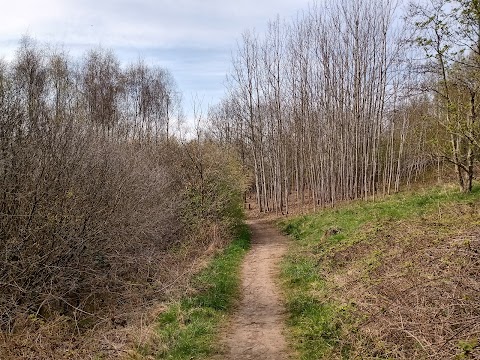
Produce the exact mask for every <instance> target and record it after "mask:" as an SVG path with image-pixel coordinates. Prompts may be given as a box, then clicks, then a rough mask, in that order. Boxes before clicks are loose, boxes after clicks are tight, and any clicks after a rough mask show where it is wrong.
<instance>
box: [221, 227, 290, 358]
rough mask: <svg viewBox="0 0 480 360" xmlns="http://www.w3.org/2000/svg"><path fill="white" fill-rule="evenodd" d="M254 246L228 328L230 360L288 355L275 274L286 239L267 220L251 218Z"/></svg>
mask: <svg viewBox="0 0 480 360" xmlns="http://www.w3.org/2000/svg"><path fill="white" fill-rule="evenodd" d="M248 225H249V227H250V229H251V231H252V248H251V250H250V252H249V253H248V254H247V256H246V257H245V260H244V263H243V265H242V270H241V276H242V285H241V292H242V299H241V301H240V303H239V305H238V309H237V311H236V312H235V314H234V316H233V319H232V321H231V323H230V326H229V328H228V329H227V330H226V331H225V338H224V339H223V344H224V345H225V354H224V358H226V359H230V360H243V359H259V360H260V359H264V360H270V359H271V360H282V359H287V358H289V351H288V348H287V344H286V341H285V336H284V332H285V327H284V320H285V319H284V317H285V308H284V306H283V302H282V298H281V293H280V290H279V287H278V285H277V284H276V280H275V279H276V278H277V275H278V272H279V261H280V259H281V257H282V256H283V255H284V253H285V252H286V249H287V241H286V238H285V237H284V236H282V235H281V234H280V233H279V232H278V231H277V230H276V229H275V228H273V226H272V225H271V224H270V223H269V222H267V221H265V220H252V221H249V222H248Z"/></svg>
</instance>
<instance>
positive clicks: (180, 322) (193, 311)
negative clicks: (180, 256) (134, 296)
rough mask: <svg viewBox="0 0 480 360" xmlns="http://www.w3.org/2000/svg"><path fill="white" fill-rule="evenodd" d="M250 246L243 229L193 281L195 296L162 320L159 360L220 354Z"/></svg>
mask: <svg viewBox="0 0 480 360" xmlns="http://www.w3.org/2000/svg"><path fill="white" fill-rule="evenodd" d="M249 244H250V234H249V231H248V228H247V227H246V226H243V227H242V228H241V229H240V231H239V234H238V236H237V238H236V239H235V240H234V241H233V242H232V243H231V244H230V245H229V246H228V247H227V248H226V249H225V250H224V251H223V252H222V253H221V254H219V255H218V256H216V257H215V258H214V259H213V260H212V262H211V263H210V264H209V266H208V267H207V268H206V269H205V270H203V271H202V272H201V273H200V274H198V275H197V276H196V277H195V278H194V279H193V281H192V286H193V287H194V289H195V292H194V293H195V294H194V295H192V296H189V297H185V298H183V299H181V300H180V301H178V302H176V303H174V304H172V305H170V306H169V308H168V309H167V310H166V311H164V312H163V313H162V314H161V315H160V316H159V318H158V326H157V335H158V338H159V343H160V344H159V346H158V348H159V349H160V351H159V353H158V354H157V358H158V359H175V360H177V359H178V360H180V359H202V358H206V357H207V356H209V355H212V354H214V353H215V352H216V351H217V350H218V349H217V348H216V344H215V340H216V339H217V336H218V333H217V329H218V325H219V324H220V323H221V321H222V319H224V317H225V315H226V314H228V312H229V310H230V309H231V307H232V305H233V303H234V301H235V299H236V297H237V295H238V289H239V284H240V278H239V265H240V263H241V261H242V259H243V256H244V254H245V252H246V251H247V249H248V248H249ZM138 350H139V352H140V353H142V349H138ZM145 350H147V349H145ZM146 352H148V351H146Z"/></svg>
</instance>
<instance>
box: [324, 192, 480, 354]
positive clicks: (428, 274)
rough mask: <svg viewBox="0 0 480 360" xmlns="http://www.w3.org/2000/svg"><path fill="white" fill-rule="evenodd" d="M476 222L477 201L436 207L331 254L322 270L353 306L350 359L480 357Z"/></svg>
mask: <svg viewBox="0 0 480 360" xmlns="http://www.w3.org/2000/svg"><path fill="white" fill-rule="evenodd" d="M479 223H480V202H479V201H475V202H474V203H470V204H462V205H455V206H451V205H443V206H441V207H439V208H438V211H435V212H433V213H430V214H428V215H425V216H422V217H420V218H416V219H409V220H404V221H395V222H392V223H385V224H384V226H383V227H382V228H381V229H377V230H375V231H368V234H369V236H368V240H367V241H363V242H359V243H357V244H355V245H353V246H350V247H348V248H347V249H344V250H341V251H338V252H336V253H335V254H334V256H333V258H334V261H331V262H330V264H331V266H332V267H331V268H330V270H329V272H328V273H326V274H325V275H326V278H327V279H330V280H331V281H332V283H334V284H335V286H336V288H335V290H334V292H333V293H332V296H333V298H334V299H335V300H336V301H338V302H339V303H349V304H352V305H353V308H354V309H355V310H354V313H355V314H356V319H357V320H356V325H355V326H354V327H355V328H357V330H358V331H356V332H349V333H346V334H344V336H345V338H344V342H345V343H349V344H350V346H351V350H350V355H351V357H352V358H369V357H375V356H380V357H381V358H384V357H385V356H386V357H389V358H395V359H451V358H455V359H479V358H480V346H479V339H480V231H479V230H478V224H479ZM367 353H368V354H369V355H368V356H366V354H367Z"/></svg>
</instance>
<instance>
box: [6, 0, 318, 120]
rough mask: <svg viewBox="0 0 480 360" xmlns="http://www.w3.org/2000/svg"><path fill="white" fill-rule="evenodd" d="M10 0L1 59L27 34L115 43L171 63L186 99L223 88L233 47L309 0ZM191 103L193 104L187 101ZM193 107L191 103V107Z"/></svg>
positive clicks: (70, 43) (69, 42)
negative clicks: (253, 30)
mask: <svg viewBox="0 0 480 360" xmlns="http://www.w3.org/2000/svg"><path fill="white" fill-rule="evenodd" d="M5 3H6V4H2V21H1V22H0V49H1V52H0V58H2V57H6V58H10V57H11V56H12V54H13V52H14V49H15V48H16V46H17V43H18V40H19V39H20V37H21V36H22V35H25V34H28V35H30V36H32V37H34V38H36V39H37V40H39V41H41V42H49V43H61V44H65V47H66V48H67V49H70V50H71V51H72V53H73V55H75V54H77V53H78V52H79V51H83V50H85V49H87V48H91V47H93V46H98V45H102V46H104V47H107V48H112V49H113V50H115V51H116V53H117V54H118V56H120V58H121V60H122V61H132V60H133V61H134V60H135V59H137V58H138V57H139V56H141V57H143V58H144V59H145V60H146V61H147V62H148V63H154V64H160V65H162V66H166V67H167V68H169V70H170V71H171V72H172V73H173V75H174V77H175V78H176V79H177V82H178V85H179V87H180V90H181V91H183V92H184V98H186V99H189V98H191V97H192V94H195V93H198V94H204V95H205V99H208V101H209V102H210V101H215V100H216V99H218V97H219V96H220V94H221V92H222V90H223V79H224V75H223V74H225V72H226V71H227V70H228V68H229V65H230V51H231V49H232V48H234V47H235V45H236V40H237V39H239V38H240V36H241V33H242V32H243V31H244V30H246V29H251V28H256V29H257V30H259V31H260V32H261V31H262V29H263V28H265V26H266V24H267V22H268V20H270V19H273V18H274V17H276V15H277V14H279V15H280V16H281V17H286V18H290V17H291V16H294V15H295V14H296V12H297V10H300V9H305V8H306V7H307V6H308V3H309V0H242V1H239V0H223V1H222V0H157V1H156V0H139V1H133V0H128V1H127V0H77V1H74V0H42V1H34V0H14V1H8V2H6V1H5ZM186 106H188V104H186ZM187 112H188V110H187Z"/></svg>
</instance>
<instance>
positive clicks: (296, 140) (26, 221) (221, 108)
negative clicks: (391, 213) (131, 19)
mask: <svg viewBox="0 0 480 360" xmlns="http://www.w3.org/2000/svg"><path fill="white" fill-rule="evenodd" d="M479 96H480V2H479V1H477V0H459V1H453V0H431V1H428V2H420V3H418V4H413V3H412V4H410V5H409V6H405V4H403V5H401V4H398V3H397V2H395V1H390V0H368V1H367V0H354V1H352V0H338V1H334V0H326V1H324V2H316V3H312V4H311V6H310V7H309V8H308V9H305V10H304V11H302V12H299V13H298V15H297V17H295V18H293V19H288V20H284V19H282V18H280V17H277V18H276V19H274V20H272V21H271V22H270V23H269V24H268V28H267V30H266V32H265V33H257V32H256V31H254V30H247V31H245V32H244V33H243V34H242V35H241V38H240V39H239V41H238V43H237V46H236V49H235V50H234V52H233V54H232V64H231V70H230V72H229V73H228V75H227V81H226V89H225V96H224V98H223V100H222V101H221V102H220V103H219V104H216V105H214V106H211V107H210V108H209V109H208V111H207V113H206V118H205V119H204V118H203V117H202V115H199V114H196V119H195V121H196V123H197V124H198V126H197V128H196V134H195V136H194V137H193V138H192V137H191V138H186V137H184V136H181V134H180V133H179V131H178V121H179V120H180V119H181V118H182V116H181V115H179V114H181V112H182V109H181V108H182V104H181V94H180V90H179V89H178V88H177V86H176V84H175V80H174V78H173V76H172V74H171V73H170V72H169V71H168V69H164V68H159V67H152V66H149V65H148V64H146V63H145V62H143V61H138V62H136V63H133V64H122V63H121V62H120V60H119V59H118V58H117V57H116V55H115V54H114V53H113V52H112V51H109V50H105V49H101V48H98V49H93V50H90V51H88V52H86V53H85V54H84V55H83V56H81V57H79V58H73V57H71V56H70V55H68V52H66V51H65V50H64V49H62V48H61V47H58V46H55V45H44V44H40V43H38V42H37V41H36V40H34V39H32V38H30V37H24V38H23V39H22V40H21V42H20V44H19V45H18V49H17V51H16V54H15V57H14V58H13V59H12V60H10V61H6V60H0V341H1V344H0V355H1V356H0V357H2V358H22V357H23V358H32V359H33V358H42V357H44V358H52V356H53V358H62V357H65V358H69V355H68V352H67V350H66V349H69V351H70V350H71V351H73V350H75V351H76V354H77V355H76V356H78V358H87V355H86V354H91V353H92V352H96V351H99V349H100V348H101V349H102V351H105V353H106V354H107V355H106V356H107V357H108V356H110V355H108V354H114V355H111V356H112V357H115V356H116V355H115V354H118V353H117V352H115V351H114V350H115V349H114V350H112V351H113V352H111V353H109V351H110V350H111V349H110V347H112V346H111V343H113V342H115V341H127V340H119V339H117V338H109V336H110V335H109V334H110V332H106V330H105V329H116V328H119V327H125V326H127V325H128V324H130V322H131V321H134V320H132V318H135V317H137V318H138V317H139V312H142V311H146V310H145V309H148V308H151V307H152V306H153V305H154V304H156V303H157V301H159V300H164V299H167V298H168V297H170V296H174V294H176V293H179V292H180V293H181V292H182V291H186V290H185V289H186V288H187V287H188V286H187V285H186V281H187V279H188V278H189V277H190V276H191V274H193V273H195V272H196V271H198V267H199V266H200V267H201V264H199V262H201V261H198V259H203V258H205V257H207V258H208V256H210V255H211V254H212V253H215V252H216V251H217V250H218V249H221V248H223V247H224V246H225V245H226V244H227V243H228V242H229V241H230V239H231V237H232V236H233V235H232V234H235V232H236V230H237V229H238V225H239V224H240V223H241V222H242V221H243V218H244V208H245V207H246V205H245V204H247V203H248V202H251V203H252V204H253V210H251V211H253V212H255V213H271V214H276V215H287V214H290V213H299V212H306V211H309V210H313V211H315V210H317V209H322V208H326V207H333V206H335V205H336V204H338V203H342V202H346V201H350V200H356V199H363V200H375V199H376V198H379V197H382V196H385V195H388V194H392V193H396V192H399V191H400V190H404V189H407V188H410V187H414V186H416V185H417V184H419V183H423V184H435V183H443V182H453V183H455V184H456V186H457V187H458V188H459V189H460V190H461V191H462V192H465V193H468V192H471V191H472V188H473V186H474V182H475V179H476V177H477V173H478V162H477V159H478V156H479V155H480V154H479V150H480V137H479V130H480V129H479V119H478V116H479V111H480V109H479V101H480V100H479ZM201 124H204V126H203V127H202V126H200V125H201ZM247 208H248V206H247ZM98 334H102V336H103V338H102V340H101V341H99V340H98V338H99V336H98ZM105 334H106V335H105ZM111 336H112V337H115V336H118V334H117V333H112V335H111ZM87 337H88V338H89V339H95V338H96V339H97V340H90V341H86V340H85V339H86V338H87ZM128 341H130V340H128ZM128 341H127V342H128ZM109 344H110V345H109ZM92 349H95V350H92ZM52 354H53V355H52ZM65 354H67V355H65Z"/></svg>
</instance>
